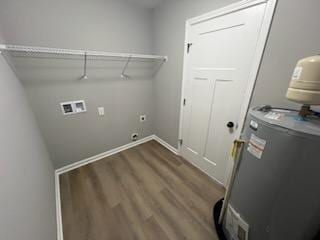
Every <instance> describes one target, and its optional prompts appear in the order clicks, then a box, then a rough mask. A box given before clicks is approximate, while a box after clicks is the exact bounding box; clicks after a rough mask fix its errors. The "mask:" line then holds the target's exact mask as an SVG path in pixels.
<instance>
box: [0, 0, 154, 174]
mask: <svg viewBox="0 0 320 240" xmlns="http://www.w3.org/2000/svg"><path fill="white" fill-rule="evenodd" d="M151 20H152V18H151V11H150V9H147V8H143V7H140V6H139V5H136V4H134V3H132V2H130V1H125V0H92V1H86V0H70V1H62V0H58V1H50V0H44V1H43V0H30V1H12V0H6V1H2V2H1V8H0V22H1V24H2V25H3V26H4V27H5V28H4V29H3V32H4V37H5V41H6V42H7V43H10V44H22V45H35V46H49V47H59V48H72V49H90V50H103V51H116V52H133V53H152V36H151V35H152V23H151ZM13 61H14V62H15V63H17V64H18V65H19V67H18V68H17V69H18V77H19V79H21V80H22V82H23V84H24V86H25V89H26V91H27V95H28V98H29V101H30V103H31V105H32V108H33V111H34V113H35V115H36V118H37V121H38V124H39V126H40V129H41V131H42V134H43V136H44V138H45V141H46V143H47V146H48V150H49V153H50V156H51V159H52V160H53V162H54V165H55V167H56V168H58V167H61V166H64V165H67V164H70V163H73V162H76V161H79V160H82V159H85V158H88V157H91V156H93V155H96V154H99V153H102V152H105V151H107V150H109V149H112V148H115V147H118V146H121V145H124V144H126V143H129V142H130V141H131V140H130V136H131V133H134V132H138V133H139V134H140V137H141V138H142V137H145V136H148V135H151V134H153V130H152V129H153V127H152V121H153V106H154V105H153V97H152V76H151V74H152V72H150V71H148V70H147V69H148V64H146V63H134V64H130V66H129V71H131V73H132V74H135V73H136V75H135V76H134V77H133V78H132V79H129V80H126V81H125V80H121V79H120V77H119V76H120V73H121V70H122V66H123V65H124V64H125V62H124V61H123V60H122V61H120V62H118V61H117V62H103V63H101V62H100V63H94V62H93V61H90V62H89V63H88V65H89V69H88V71H89V73H88V76H89V79H88V80H86V81H85V80H79V77H80V76H81V74H82V71H83V69H82V66H83V61H82V60H81V59H80V60H77V61H69V62H68V61H67V60H63V61H62V60H61V61H60V60H57V61H55V60H53V61H49V60H46V59H41V61H39V60H33V61H30V59H27V60H22V59H19V58H15V59H13ZM141 70H142V71H141ZM138 72H139V73H138ZM129 73H130V72H129ZM130 75H131V74H130ZM82 99H83V100H85V101H86V104H87V108H88V112H87V113H85V114H79V115H73V116H63V115H62V113H61V110H60V106H59V103H60V102H64V101H70V100H82ZM99 106H102V107H105V112H106V115H105V117H100V116H98V111H97V107H99ZM140 114H146V115H147V121H146V122H145V123H143V124H141V123H140V122H139V115H140Z"/></svg>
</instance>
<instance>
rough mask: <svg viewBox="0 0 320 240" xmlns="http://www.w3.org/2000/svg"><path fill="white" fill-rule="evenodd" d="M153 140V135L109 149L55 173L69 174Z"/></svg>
mask: <svg viewBox="0 0 320 240" xmlns="http://www.w3.org/2000/svg"><path fill="white" fill-rule="evenodd" d="M153 139H154V135H150V136H148V137H145V138H142V139H140V140H138V141H135V142H131V143H128V144H126V145H123V146H120V147H117V148H114V149H111V150H109V151H106V152H103V153H99V154H97V155H95V156H92V157H89V158H86V159H83V160H80V161H78V162H75V163H72V164H69V165H67V166H64V167H62V168H59V169H57V170H56V173H58V174H62V173H66V172H69V171H71V170H74V169H77V168H79V167H82V166H85V165H87V164H89V163H92V162H95V161H98V160H101V159H103V158H105V157H109V156H111V155H114V154H116V153H119V152H121V151H124V150H127V149H129V148H133V147H135V146H138V145H140V144H142V143H145V142H149V141H151V140H153Z"/></svg>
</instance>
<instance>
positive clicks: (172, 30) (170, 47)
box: [154, 0, 320, 147]
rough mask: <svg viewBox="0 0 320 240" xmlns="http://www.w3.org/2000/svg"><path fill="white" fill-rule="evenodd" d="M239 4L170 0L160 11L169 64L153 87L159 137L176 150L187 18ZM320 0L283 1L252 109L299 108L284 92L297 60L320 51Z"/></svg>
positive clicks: (159, 31)
mask: <svg viewBox="0 0 320 240" xmlns="http://www.w3.org/2000/svg"><path fill="white" fill-rule="evenodd" d="M231 2H235V1H209V0H208V1H206V0H203V1H191V0H185V1H179V0H174V1H166V3H165V4H163V5H162V6H160V7H158V8H156V9H155V11H154V13H155V18H154V32H155V35H156V37H155V40H156V46H155V48H156V52H157V53H158V54H167V55H168V56H169V58H170V62H169V63H168V64H166V65H165V66H164V67H163V68H162V69H161V70H160V72H159V74H158V76H157V78H156V82H155V85H154V95H155V98H156V101H155V116H154V118H155V123H154V128H155V133H156V134H157V135H158V136H159V137H161V138H162V139H163V140H165V141H167V142H168V143H170V144H171V145H172V146H175V147H177V139H178V130H179V127H178V126H179V111H180V94H181V81H182V66H183V42H184V30H185V20H186V19H188V18H191V17H194V16H197V15H200V14H202V13H205V12H209V11H210V10H214V9H216V8H219V7H221V6H222V5H227V4H229V3H231ZM319 9H320V1H318V0H308V1H300V0H279V1H278V7H277V10H276V13H275V18H274V21H273V24H272V28H271V32H270V36H269V39H268V42H267V47H266V51H265V54H264V57H263V60H262V65H261V69H260V72H259V75H258V79H257V83H256V87H255V90H254V93H253V98H252V102H251V106H255V105H261V104H272V105H274V106H279V107H294V108H297V106H298V105H297V104H294V103H290V102H289V101H287V100H286V99H285V93H286V90H287V87H288V84H289V81H290V78H291V75H292V72H293V68H294V66H295V64H296V62H297V61H298V60H299V59H300V58H302V57H305V56H309V55H313V54H317V53H319V52H320V45H319V42H320V31H319V21H320V17H319Z"/></svg>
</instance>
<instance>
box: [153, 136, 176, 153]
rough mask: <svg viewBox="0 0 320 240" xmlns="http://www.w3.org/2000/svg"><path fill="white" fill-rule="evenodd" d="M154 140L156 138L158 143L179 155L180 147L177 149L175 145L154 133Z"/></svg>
mask: <svg viewBox="0 0 320 240" xmlns="http://www.w3.org/2000/svg"><path fill="white" fill-rule="evenodd" d="M153 140H155V141H157V142H158V143H160V144H161V145H162V146H164V147H165V148H167V149H168V150H170V151H171V152H173V153H174V154H175V155H179V150H178V149H176V148H175V147H172V146H171V145H170V144H169V143H167V142H166V141H164V140H162V139H161V138H159V137H158V136H156V135H153Z"/></svg>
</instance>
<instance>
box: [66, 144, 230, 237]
mask: <svg viewBox="0 0 320 240" xmlns="http://www.w3.org/2000/svg"><path fill="white" fill-rule="evenodd" d="M60 191H61V193H60V195H61V209H62V223H63V235H64V240H74V239H77V240H88V239H90V240H108V239H112V240H118V239H119V240H127V239H128V240H131V239H132V240H157V239H159V240H180V239H190V240H194V239H197V240H212V239H218V238H217V236H216V233H215V230H214V229H213V221H212V215H211V212H212V205H213V203H214V202H216V201H217V200H218V199H220V198H221V197H222V196H223V194H224V189H223V188H222V187H221V186H219V185H217V184H216V183H215V182H213V181H212V180H211V179H210V178H209V177H208V176H206V175H205V174H204V173H202V172H201V171H199V170H198V169H196V168H195V167H194V166H192V165H191V164H190V163H188V162H187V161H186V160H184V159H183V158H181V157H179V156H176V155H174V154H173V153H172V152H170V151H169V150H168V149H166V148H165V147H163V146H162V145H160V144H159V143H157V142H155V141H150V142H147V143H144V144H141V145H139V146H137V147H134V148H131V149H128V150H125V151H123V152H121V153H118V154H115V155H113V156H110V157H107V158H105V159H102V160H100V161H97V162H94V163H91V164H88V165H86V166H83V167H81V168H78V169H75V170H72V171H70V172H67V173H65V174H62V175H61V176H60Z"/></svg>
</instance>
